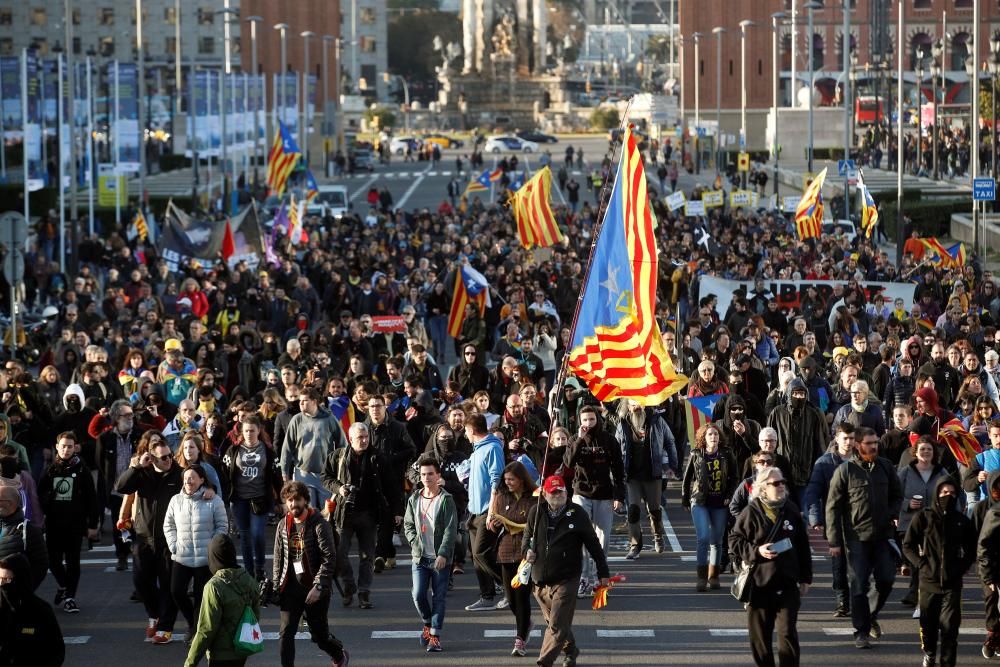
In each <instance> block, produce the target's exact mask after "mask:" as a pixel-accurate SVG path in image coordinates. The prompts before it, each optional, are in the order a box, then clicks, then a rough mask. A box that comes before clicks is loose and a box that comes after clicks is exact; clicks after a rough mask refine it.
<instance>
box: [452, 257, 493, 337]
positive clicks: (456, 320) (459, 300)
mask: <svg viewBox="0 0 1000 667" xmlns="http://www.w3.org/2000/svg"><path fill="white" fill-rule="evenodd" d="M445 284H448V283H447V280H446V281H445ZM489 288H490V284H489V282H488V281H487V280H486V276H484V275H483V274H481V273H480V272H479V271H476V270H475V269H474V268H472V267H471V266H469V264H468V263H467V262H463V263H462V265H461V266H459V267H458V268H457V269H456V270H455V287H454V290H453V291H452V299H451V310H450V311H449V313H448V335H449V336H451V337H452V338H458V336H459V334H460V333H462V321H463V320H464V319H465V308H466V306H468V305H469V304H470V303H473V304H475V305H476V307H477V308H478V309H479V316H480V317H482V316H483V315H485V313H486V308H487V306H489V305H490V289H489Z"/></svg>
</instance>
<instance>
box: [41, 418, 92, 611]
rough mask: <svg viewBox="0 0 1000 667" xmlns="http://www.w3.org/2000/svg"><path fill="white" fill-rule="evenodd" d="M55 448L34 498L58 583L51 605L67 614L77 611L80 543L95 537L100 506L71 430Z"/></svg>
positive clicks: (88, 471) (57, 442)
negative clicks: (43, 525) (52, 459)
mask: <svg viewBox="0 0 1000 667" xmlns="http://www.w3.org/2000/svg"><path fill="white" fill-rule="evenodd" d="M55 449H56V456H55V460H54V461H53V462H52V465H50V466H49V467H48V468H47V469H46V471H45V472H44V473H43V475H42V479H41V482H39V484H38V500H39V502H40V503H41V505H42V510H43V511H44V512H45V522H46V532H45V543H46V546H47V547H48V551H49V569H51V570H52V576H54V577H55V579H56V585H57V586H58V589H57V590H56V597H55V601H54V602H53V604H54V605H55V606H57V607H58V606H62V609H63V611H65V612H66V613H67V614H77V613H79V612H80V607H79V606H78V605H77V604H76V589H77V586H78V585H79V584H80V545H81V543H82V541H83V536H84V535H86V536H87V537H88V538H89V539H91V540H96V539H97V523H98V518H99V516H98V511H99V509H100V506H99V504H98V502H97V491H96V490H95V489H94V480H93V478H92V477H91V476H90V470H88V469H87V466H85V465H84V464H83V461H81V460H80V457H79V456H77V453H76V452H77V446H76V436H75V435H74V434H73V432H72V431H66V432H64V433H60V434H59V436H58V437H57V438H56V447H55Z"/></svg>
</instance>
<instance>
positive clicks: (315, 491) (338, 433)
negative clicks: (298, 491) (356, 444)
mask: <svg viewBox="0 0 1000 667" xmlns="http://www.w3.org/2000/svg"><path fill="white" fill-rule="evenodd" d="M299 410H300V412H299V414H297V415H295V416H294V417H292V419H291V421H289V422H288V430H287V431H286V432H285V442H284V446H283V447H282V448H281V452H280V456H281V476H282V477H283V478H284V480H285V481H286V482H288V481H292V480H293V479H294V480H297V481H300V482H302V483H303V484H305V485H306V486H307V487H309V489H310V491H311V493H312V496H311V498H310V504H311V505H312V506H313V507H322V506H323V504H324V503H325V502H326V500H327V498H329V497H330V492H329V491H328V490H327V489H326V488H324V487H323V482H322V480H321V479H320V473H322V472H323V465H324V464H325V463H326V459H327V457H328V456H329V455H330V454H331V453H332V452H333V451H334V450H336V449H343V448H345V447H347V439H346V438H345V437H344V430H343V429H342V428H341V427H340V423H339V420H338V419H337V418H336V417H334V416H333V413H332V412H330V410H329V409H327V407H326V405H325V401H323V399H322V396H321V395H320V393H319V391H318V390H316V389H314V388H312V387H309V388H307V389H305V390H303V391H302V393H301V394H299Z"/></svg>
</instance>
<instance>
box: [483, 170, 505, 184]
mask: <svg viewBox="0 0 1000 667" xmlns="http://www.w3.org/2000/svg"><path fill="white" fill-rule="evenodd" d="M484 173H485V172H484ZM501 178H503V169H501V168H500V167H497V168H496V169H494V170H493V171H491V172H490V175H489V179H490V183H496V182H497V181H499V180H500V179H501Z"/></svg>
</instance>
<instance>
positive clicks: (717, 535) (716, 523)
mask: <svg viewBox="0 0 1000 667" xmlns="http://www.w3.org/2000/svg"><path fill="white" fill-rule="evenodd" d="M727 514H728V511H727V510H726V508H725V507H706V506H705V505H691V521H692V522H693V523H694V534H695V535H696V536H697V540H698V546H697V560H698V566H699V567H703V566H705V565H715V566H718V565H719V563H720V562H721V561H722V538H723V536H724V535H725V534H726V521H727V519H726V516H727Z"/></svg>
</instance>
